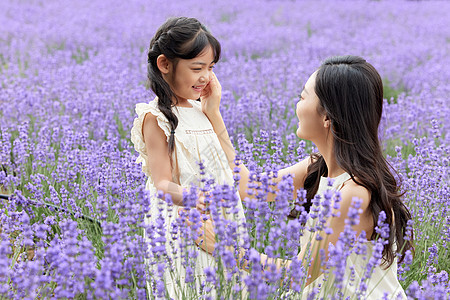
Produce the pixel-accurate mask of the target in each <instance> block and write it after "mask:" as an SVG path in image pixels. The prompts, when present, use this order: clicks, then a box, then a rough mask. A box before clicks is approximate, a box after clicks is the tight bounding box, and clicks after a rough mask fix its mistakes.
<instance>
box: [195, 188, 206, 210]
mask: <svg viewBox="0 0 450 300" xmlns="http://www.w3.org/2000/svg"><path fill="white" fill-rule="evenodd" d="M207 196H208V193H200V194H199V195H198V199H197V204H196V208H197V209H198V210H199V211H200V213H202V214H205V213H206V212H207V207H208V203H206V201H205V199H206V197H207Z"/></svg>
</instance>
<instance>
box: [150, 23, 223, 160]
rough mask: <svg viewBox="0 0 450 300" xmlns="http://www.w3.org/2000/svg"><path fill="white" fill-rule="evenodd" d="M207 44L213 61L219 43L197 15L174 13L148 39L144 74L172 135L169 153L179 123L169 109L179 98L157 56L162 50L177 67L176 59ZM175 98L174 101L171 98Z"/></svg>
mask: <svg viewBox="0 0 450 300" xmlns="http://www.w3.org/2000/svg"><path fill="white" fill-rule="evenodd" d="M208 45H210V46H211V47H212V49H213V52H214V62H218V61H219V58H220V51H221V47H220V43H219V42H218V41H217V40H216V39H215V38H214V37H213V36H212V34H211V33H210V32H209V31H208V29H206V27H205V26H204V25H203V24H201V23H200V22H199V21H198V20H197V19H194V18H186V17H173V18H169V19H167V21H166V22H164V24H163V25H161V27H159V29H158V30H157V31H156V33H155V36H154V37H153V38H152V40H151V41H150V48H149V51H148V55H147V56H148V67H147V77H148V80H149V83H150V87H151V89H152V90H153V92H154V93H155V94H156V96H157V97H158V108H159V110H160V111H161V112H162V113H163V114H164V116H165V117H166V118H167V120H168V121H169V124H170V127H171V135H170V138H169V145H168V146H169V156H170V157H172V153H173V150H174V147H175V142H174V131H175V129H176V128H177V126H178V118H177V116H176V115H175V114H174V113H173V111H172V106H175V105H176V104H177V103H178V99H177V97H176V95H175V94H174V92H173V91H172V89H171V88H170V86H169V84H168V83H167V82H166V81H165V80H164V78H163V77H162V74H161V72H160V70H159V69H158V66H157V63H156V61H157V58H158V56H159V55H161V54H164V55H165V56H166V57H167V59H169V60H170V61H171V62H172V63H173V66H174V69H173V70H174V72H175V70H176V66H177V62H178V60H179V59H192V58H195V57H197V56H198V55H199V54H201V53H202V51H204V50H205V48H206V47H207V46H208ZM174 100H175V101H174Z"/></svg>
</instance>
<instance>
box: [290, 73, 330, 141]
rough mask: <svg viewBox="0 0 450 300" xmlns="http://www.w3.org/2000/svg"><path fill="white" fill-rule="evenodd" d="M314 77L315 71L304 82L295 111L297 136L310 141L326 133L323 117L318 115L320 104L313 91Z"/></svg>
mask: <svg viewBox="0 0 450 300" xmlns="http://www.w3.org/2000/svg"><path fill="white" fill-rule="evenodd" d="M316 75H317V71H316V72H314V73H313V74H312V75H311V76H310V77H309V79H308V81H307V82H306V84H305V87H304V88H303V90H302V93H301V96H300V101H298V102H297V109H296V113H297V117H298V120H299V122H298V128H297V136H298V137H299V138H302V139H306V140H310V141H313V140H315V139H317V138H319V137H321V136H322V135H323V134H324V133H325V132H326V128H325V127H324V119H325V116H324V115H323V114H320V113H319V108H320V102H319V98H318V97H317V95H316V93H315V91H314V88H315V82H316Z"/></svg>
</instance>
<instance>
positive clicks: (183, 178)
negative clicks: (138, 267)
mask: <svg viewBox="0 0 450 300" xmlns="http://www.w3.org/2000/svg"><path fill="white" fill-rule="evenodd" d="M188 101H189V103H190V104H191V105H192V107H178V106H177V107H173V108H172V111H173V112H174V113H175V115H176V116H177V118H178V126H177V128H176V129H175V148H174V152H173V155H172V161H173V168H172V180H173V182H175V183H177V184H179V185H180V186H182V187H183V188H185V189H187V190H189V189H190V187H191V185H195V186H197V187H202V184H203V183H202V182H201V179H202V176H201V175H200V169H199V164H198V162H200V161H203V165H204V167H205V169H204V171H205V173H206V175H204V177H205V178H212V179H214V181H215V184H228V185H230V186H233V184H234V180H233V173H232V171H231V169H230V167H229V165H228V162H227V158H226V155H225V152H224V151H223V149H222V147H221V145H220V142H219V139H218V137H217V135H216V133H215V132H214V129H213V127H212V124H211V123H210V122H209V120H208V118H207V117H206V115H205V114H204V113H203V112H202V110H201V104H200V102H198V101H194V100H188ZM136 113H137V115H138V117H137V118H136V119H135V120H134V124H133V127H132V129H131V141H132V142H133V143H134V148H135V149H136V151H137V152H138V153H139V156H138V158H137V160H136V163H142V170H143V172H144V173H145V174H146V175H147V176H148V179H147V182H146V189H147V190H149V191H150V194H151V195H155V194H156V192H157V190H156V188H155V185H154V183H153V179H152V174H151V173H150V170H149V168H148V154H147V150H146V148H145V143H144V139H143V135H142V125H143V121H144V117H145V115H146V114H147V113H151V114H152V115H154V116H156V119H157V122H158V125H159V127H160V128H161V129H162V130H163V131H164V133H165V135H166V137H167V141H168V140H169V137H170V131H171V128H170V124H169V122H168V121H167V119H166V117H165V116H164V114H163V113H162V112H161V111H160V110H159V109H158V107H157V100H153V101H151V102H149V103H138V104H136ZM236 195H237V197H239V194H238V193H236ZM235 210H236V208H235ZM177 211H178V206H176V205H173V206H172V205H168V204H167V203H166V202H165V201H163V200H160V199H159V198H157V197H156V196H153V197H152V199H151V203H150V212H149V216H148V217H147V218H146V223H147V224H149V225H152V224H156V222H158V221H159V222H161V221H160V220H161V218H162V219H163V220H164V227H165V229H166V231H165V239H166V242H165V248H166V252H167V254H168V256H169V257H170V260H171V261H172V265H173V266H174V272H169V271H168V268H166V270H165V271H164V282H165V286H166V289H167V292H168V294H169V296H170V297H171V298H173V299H181V298H182V297H183V296H182V294H184V296H186V294H188V295H189V293H190V295H191V296H194V295H195V293H197V296H199V295H200V293H201V292H200V291H199V286H200V283H201V282H204V281H205V272H204V269H205V267H212V268H214V267H215V261H214V258H213V257H212V256H211V255H210V254H208V253H206V252H204V251H202V250H201V249H197V248H193V247H192V248H190V251H195V253H196V255H197V258H196V259H195V267H194V270H193V271H194V277H195V280H196V285H197V290H196V291H194V294H192V289H190V290H189V291H190V292H189V291H187V290H185V286H186V285H185V277H186V270H185V268H184V267H183V266H182V264H181V262H182V258H180V257H179V255H172V254H173V253H174V252H177V243H178V242H179V240H177V239H175V240H174V239H173V238H172V235H171V232H170V231H171V225H172V224H173V223H174V221H175V220H176V218H177V217H178V215H177ZM237 211H238V212H237V213H234V214H230V215H227V216H226V218H231V219H233V220H234V221H236V222H238V224H240V227H239V235H240V237H243V236H247V232H246V229H245V215H244V210H243V207H242V202H241V200H240V198H239V200H238V204H237ZM145 237H146V239H147V242H148V243H151V242H152V241H151V238H150V237H149V234H148V233H147V234H146V235H145ZM240 240H242V239H241V238H240ZM178 252H179V251H178ZM147 263H148V262H147ZM150 268H151V267H150ZM154 268H156V267H154ZM151 271H152V272H157V270H156V269H153V270H152V269H151ZM147 286H148V288H149V289H151V287H150V283H149V282H148V283H147ZM212 293H214V291H212ZM209 295H211V294H209ZM187 298H188V299H189V298H190V296H188V297H187Z"/></svg>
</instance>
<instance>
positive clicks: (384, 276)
mask: <svg viewBox="0 0 450 300" xmlns="http://www.w3.org/2000/svg"><path fill="white" fill-rule="evenodd" d="M350 178H351V177H350V175H349V174H348V173H343V174H341V175H339V176H337V177H335V178H332V179H333V180H334V181H333V184H332V186H328V178H326V177H321V178H320V184H319V188H318V190H317V194H319V195H322V194H323V193H324V192H325V191H326V190H334V191H337V190H340V189H341V188H342V185H343V184H344V182H346V181H347V180H349V179H350ZM313 223H314V221H313V219H308V221H307V223H306V228H311V227H312V226H313V225H314V224H313ZM312 235H313V233H311V232H310V231H309V230H307V229H305V233H304V235H303V236H302V238H301V241H300V243H301V245H302V247H303V246H305V245H307V243H308V241H310V240H311V237H312ZM366 245H367V255H366V256H367V258H366V259H364V258H363V256H362V255H357V254H356V253H351V254H350V255H349V256H348V258H347V264H346V270H345V275H344V282H343V284H342V286H343V289H342V290H341V291H342V292H343V297H342V299H346V298H347V297H349V298H348V299H359V297H357V295H356V292H357V291H358V288H359V286H360V285H359V284H360V282H361V279H362V276H363V275H364V272H365V271H366V265H367V263H368V259H370V257H371V256H372V251H373V245H372V243H371V242H369V241H368V242H366ZM352 268H353V270H352ZM333 282H334V275H333V273H332V272H330V274H329V275H328V276H325V274H323V273H322V274H321V275H320V276H319V277H318V278H317V279H315V280H314V281H313V282H312V283H310V284H309V285H308V286H307V287H306V288H305V289H304V290H303V293H302V299H308V295H309V294H311V293H312V292H313V289H314V288H319V293H318V294H317V295H316V296H315V297H314V299H321V298H323V299H327V298H328V297H329V296H328V297H327V295H326V293H325V290H327V289H328V290H329V291H330V288H331V290H332V291H333V289H332V288H333V286H334V285H333ZM385 293H387V294H388V298H387V299H407V297H406V294H405V291H404V290H403V288H402V286H401V285H400V282H399V281H398V278H397V257H395V259H394V262H393V263H392V264H391V266H390V267H389V268H387V269H384V268H383V267H381V266H380V265H377V266H375V267H374V270H373V273H372V276H371V277H370V280H369V281H368V282H367V292H366V294H365V296H364V299H374V300H375V299H376V300H378V299H382V298H383V296H384V294H385Z"/></svg>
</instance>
